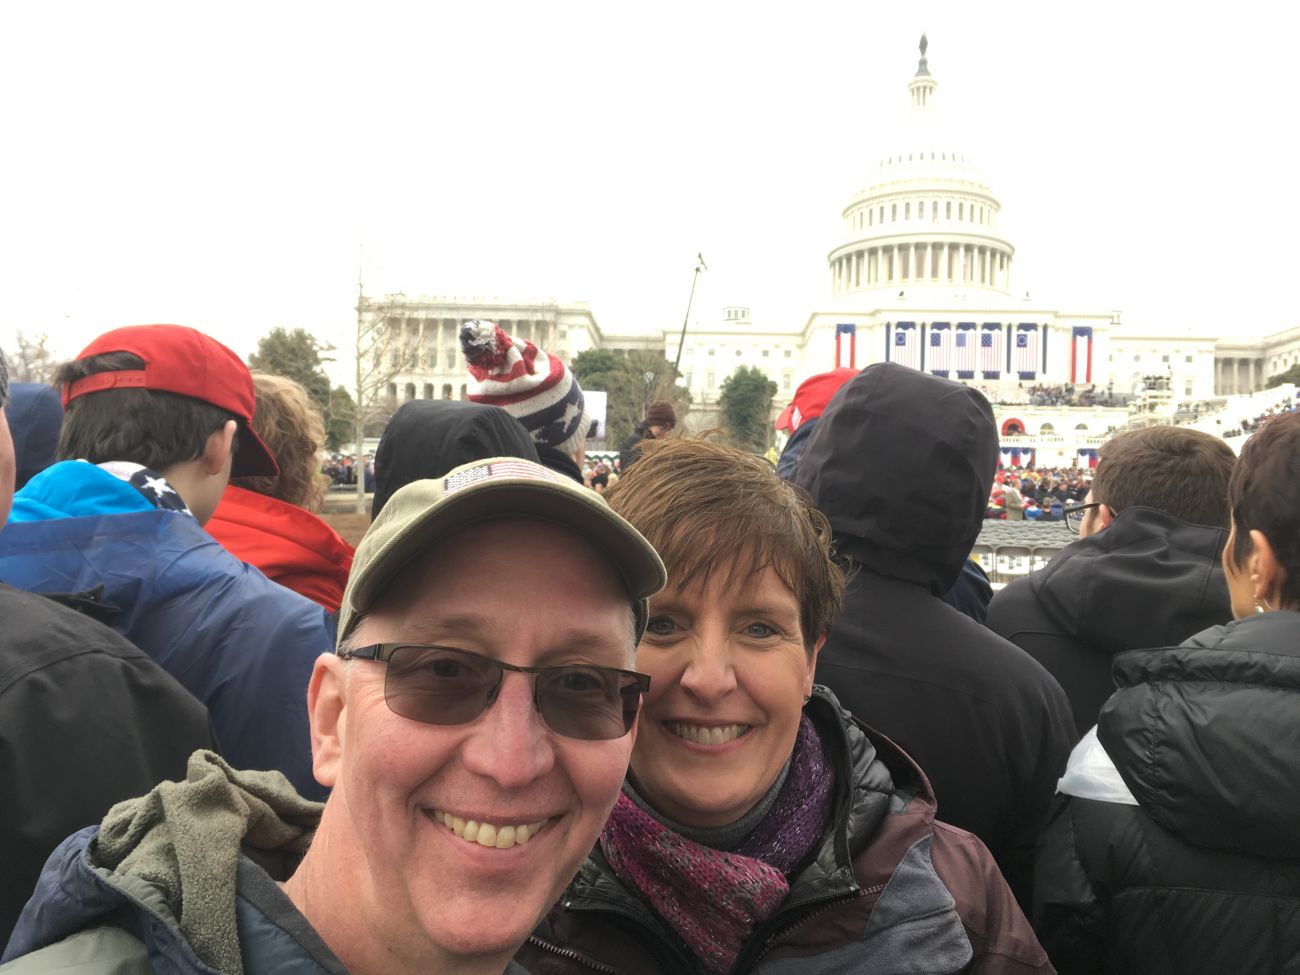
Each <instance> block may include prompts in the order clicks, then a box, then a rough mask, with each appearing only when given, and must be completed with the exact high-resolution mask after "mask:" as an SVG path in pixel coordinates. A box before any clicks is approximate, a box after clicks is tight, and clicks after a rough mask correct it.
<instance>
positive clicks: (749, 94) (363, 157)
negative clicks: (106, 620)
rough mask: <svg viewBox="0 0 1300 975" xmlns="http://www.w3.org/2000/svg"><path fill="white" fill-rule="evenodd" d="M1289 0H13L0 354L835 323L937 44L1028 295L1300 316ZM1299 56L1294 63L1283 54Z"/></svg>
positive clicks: (1255, 316)
mask: <svg viewBox="0 0 1300 975" xmlns="http://www.w3.org/2000/svg"><path fill="white" fill-rule="evenodd" d="M1297 24H1300V14H1298V13H1295V12H1293V8H1292V5H1290V4H1280V3H1264V2H1256V0H1246V2H1237V3H1233V4H1222V5H1216V6H1215V8H1213V9H1210V10H1202V9H1200V8H1199V7H1198V6H1196V5H1188V4H1186V3H1173V2H1160V0H1142V2H1134V0H1125V2H1113V0H1094V2H1092V3H1090V4H1087V5H1086V6H1083V7H1081V6H1080V5H1077V4H1064V3H1059V2H1046V0H1032V2H1005V3H1004V2H989V3H971V2H969V0H962V2H938V0H929V2H909V3H893V4H886V3H879V2H876V3H869V2H864V0H857V2H852V3H849V2H826V3H816V2H808V3H804V4H794V3H787V4H775V3H764V2H756V0H749V2H735V3H732V2H727V3H721V2H701V0H694V2H676V0H658V2H655V3H642V4H635V5H634V4H631V3H626V2H617V0H602V2H556V3H550V4H538V3H535V2H522V0H520V2H513V3H491V2H458V3H454V4H453V3H428V2H426V3H418V4H417V3H409V4H383V3H374V2H370V3H365V4H360V3H358V4H353V5H348V6H346V7H345V6H342V5H339V4H330V3H319V2H317V3H289V2H282V3H268V2H265V0H263V2H257V3H244V2H227V3H222V4H202V5H200V4H185V3H175V2H174V0H173V2H166V3H157V4H147V3H135V2H130V0H115V2H113V3H102V2H95V3H78V4H74V3H60V2H53V0H52V2H42V3H23V4H20V3H16V2H15V3H8V4H5V5H4V6H3V7H2V8H0V90H3V91H4V93H5V94H4V96H3V99H2V100H0V133H3V138H4V149H3V153H2V155H0V173H3V177H4V179H3V185H4V193H3V198H2V202H0V276H2V277H0V279H2V280H4V281H5V282H6V283H7V287H6V288H5V292H6V293H5V297H4V300H3V301H0V344H5V345H10V344H11V343H12V341H13V336H14V333H15V331H16V330H18V329H22V330H24V331H26V332H27V333H28V334H37V333H41V332H47V333H49V334H50V335H51V336H52V337H53V338H54V340H55V342H56V344H57V345H58V346H59V347H61V350H62V351H64V352H66V353H67V354H69V355H71V354H75V353H76V352H77V351H79V350H80V348H81V346H82V345H83V344H84V343H85V342H86V341H88V340H89V339H90V338H91V337H93V336H94V335H96V334H98V333H99V332H102V331H105V330H106V329H108V328H111V327H115V326H117V325H122V324H132V323H140V322H150V321H173V322H181V323H185V324H191V325H194V326H196V327H199V328H202V329H204V330H207V331H209V332H211V333H212V334H214V335H216V336H217V337H219V338H221V339H222V340H223V341H225V342H227V344H229V345H231V346H232V347H233V348H234V349H235V350H236V351H237V352H239V353H240V354H247V353H248V352H250V351H252V350H253V349H254V348H255V347H256V342H257V338H258V337H259V336H260V335H262V334H263V333H265V332H266V331H267V330H268V329H270V328H271V327H273V326H276V325H283V326H286V327H289V328H293V327H297V326H302V327H304V328H307V329H309V330H311V331H312V332H314V333H315V334H317V335H318V336H319V337H320V338H321V339H322V340H324V341H330V342H334V343H338V344H341V343H343V342H344V341H345V340H346V335H347V332H348V329H349V326H350V324H351V322H352V321H353V317H354V316H353V311H352V308H353V304H354V301H355V293H356V280H357V271H358V253H359V249H360V248H362V247H364V253H365V260H364V273H365V279H366V289H367V292H368V293H382V292H385V291H398V290H401V291H405V292H406V293H408V294H448V295H450V294H484V295H486V294H493V295H520V296H522V295H544V296H551V297H557V298H561V299H581V300H587V301H589V302H591V304H592V306H593V310H594V312H595V314H596V318H597V321H598V322H599V324H600V325H601V327H602V328H603V329H604V330H605V331H607V332H636V331H645V330H655V329H659V328H663V327H669V328H676V327H678V326H679V325H680V323H681V317H682V313H683V311H684V309H685V303H686V298H687V293H688V291H689V287H690V277H691V270H692V268H693V266H694V263H693V262H694V256H695V254H696V252H697V251H702V252H703V254H704V256H705V258H706V259H707V261H708V263H709V267H710V271H709V273H708V274H706V275H703V276H702V277H701V280H700V288H699V290H698V292H697V294H696V301H695V311H694V314H693V315H692V317H693V318H701V319H713V318H716V317H717V316H718V314H719V310H720V308H721V306H722V305H723V304H731V303H735V304H747V305H749V306H750V307H751V308H752V309H753V317H754V319H755V320H756V322H758V323H759V324H767V323H773V324H775V323H779V322H789V323H802V322H803V321H804V320H805V319H806V318H807V315H808V313H809V312H810V311H811V310H813V308H815V307H818V306H824V305H825V304H826V303H827V302H826V299H827V297H828V292H829V276H828V273H827V270H826V260H825V259H826V254H827V252H828V251H829V250H830V249H831V248H832V247H833V246H834V245H835V244H836V243H837V242H838V241H839V239H840V238H839V234H840V225H839V214H840V211H841V209H842V207H843V206H844V204H845V202H846V201H847V200H848V198H849V196H850V195H851V194H852V193H853V192H854V191H856V190H857V189H859V188H860V187H861V186H862V185H864V183H865V181H866V173H867V171H868V167H869V165H870V164H871V163H872V162H874V160H875V159H876V157H877V155H878V153H879V151H880V150H881V149H882V148H884V146H883V145H882V139H881V134H882V132H883V131H885V128H886V126H887V124H888V122H889V120H891V119H892V118H893V116H894V115H895V114H896V113H897V112H898V111H899V110H900V109H901V107H902V106H903V105H905V104H906V101H907V94H906V90H905V86H906V83H907V81H908V80H909V79H910V78H911V76H912V74H913V72H914V71H915V67H916V58H917V51H916V42H917V39H918V36H919V35H920V33H921V31H922V30H925V31H926V32H928V34H929V39H930V51H929V58H930V68H931V71H932V72H933V74H934V75H935V77H936V78H937V79H938V81H939V83H940V97H941V98H942V99H943V101H944V103H945V105H946V109H947V111H948V113H950V114H955V115H956V116H958V117H959V118H960V119H961V120H962V122H963V123H964V124H966V125H968V126H969V127H971V128H973V129H975V130H977V131H978V132H979V133H980V141H981V143H982V144H981V145H979V146H976V147H975V148H976V149H977V150H980V161H981V164H982V168H983V169H984V171H985V173H986V174H987V175H988V177H989V179H990V182H991V184H992V186H993V188H994V191H995V193H997V195H998V196H999V197H1000V198H1001V200H1002V203H1003V229H1004V231H1005V232H1006V234H1007V236H1009V237H1010V239H1011V241H1012V243H1013V244H1014V245H1015V246H1016V248H1017V255H1016V261H1015V265H1014V269H1013V286H1014V287H1015V288H1016V289H1017V290H1029V291H1031V292H1033V293H1034V295H1035V297H1039V298H1043V299H1046V300H1049V301H1050V300H1053V299H1057V300H1059V301H1061V302H1065V303H1072V304H1073V306H1074V307H1075V308H1079V307H1080V306H1082V308H1083V309H1084V310H1093V309H1099V310H1103V311H1106V310H1110V309H1112V308H1116V309H1121V310H1122V311H1123V315H1124V321H1125V322H1126V323H1128V324H1131V325H1133V326H1136V327H1138V328H1141V329H1143V330H1148V329H1149V330H1152V331H1160V332H1167V331H1177V332H1182V331H1188V330H1190V331H1193V332H1196V333H1212V334H1252V333H1258V332H1267V331H1273V330H1275V329H1278V328H1284V327H1290V326H1293V325H1295V324H1297V322H1296V318H1297V315H1296V308H1297V298H1296V284H1295V282H1296V281H1297V280H1298V279H1300V273H1298V272H1300V253H1298V252H1297V247H1296V245H1295V239H1296V238H1295V234H1296V229H1297V227H1298V226H1300V199H1298V198H1297V193H1296V186H1297V178H1296V172H1297V169H1298V166H1297V153H1296V147H1295V143H1296V136H1295V134H1294V131H1295V128H1296V123H1295V121H1294V114H1295V109H1296V102H1297V98H1296V96H1297V89H1298V88H1300V82H1298V81H1297V73H1296V70H1295V68H1294V67H1293V66H1292V65H1291V63H1290V60H1291V59H1290V53H1289V52H1290V51H1291V47H1290V45H1289V41H1288V40H1287V39H1288V38H1290V37H1292V36H1294V33H1295V28H1296V26H1297ZM1278 42H1281V43H1278Z"/></svg>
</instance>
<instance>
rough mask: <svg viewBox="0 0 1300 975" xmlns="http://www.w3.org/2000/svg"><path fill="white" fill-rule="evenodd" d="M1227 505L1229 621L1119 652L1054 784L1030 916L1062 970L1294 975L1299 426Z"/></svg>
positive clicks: (1299, 933) (1255, 452) (1260, 460)
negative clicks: (1174, 642)
mask: <svg viewBox="0 0 1300 975" xmlns="http://www.w3.org/2000/svg"><path fill="white" fill-rule="evenodd" d="M1103 483H1104V482H1103ZM1227 503H1228V507H1229V510H1230V511H1231V522H1230V524H1231V529H1230V533H1229V535H1228V539H1227V544H1226V545H1225V546H1224V548H1223V557H1222V561H1223V571H1224V575H1225V578H1226V581H1227V589H1228V593H1229V595H1230V600H1231V608H1232V616H1233V620H1232V621H1230V622H1228V623H1225V624H1223V625H1218V626H1212V627H1210V628H1209V629H1206V630H1204V631H1202V632H1200V633H1197V634H1195V635H1194V636H1191V637H1189V638H1188V639H1186V640H1185V641H1183V643H1182V645H1181V646H1176V647H1171V648H1164V649H1154V650H1131V651H1128V652H1126V653H1122V654H1119V655H1118V656H1117V657H1116V658H1115V664H1114V674H1115V679H1116V682H1117V683H1118V686H1119V689H1118V690H1117V691H1116V692H1115V694H1114V696H1113V697H1111V699H1110V700H1109V701H1107V702H1106V705H1105V707H1103V708H1102V709H1101V714H1100V717H1099V719H1098V725H1097V728H1096V729H1095V731H1094V732H1091V733H1089V735H1087V736H1086V737H1085V738H1084V739H1083V741H1081V742H1080V743H1079V745H1078V747H1076V748H1075V750H1074V754H1073V755H1071V757H1070V764H1069V767H1068V768H1067V770H1066V773H1065V776H1064V777H1063V778H1062V779H1061V785H1060V790H1061V793H1062V794H1063V796H1064V797H1065V798H1064V799H1063V800H1062V802H1061V806H1060V808H1059V810H1058V811H1057V814H1056V816H1055V818H1054V820H1053V822H1052V824H1051V826H1050V827H1049V829H1048V830H1047V832H1046V834H1045V836H1044V838H1043V842H1042V845H1041V848H1040V854H1039V858H1038V883H1037V885H1036V887H1035V898H1034V901H1035V908H1034V914H1035V923H1036V925H1037V927H1038V930H1039V932H1040V934H1041V936H1042V938H1043V943H1044V945H1045V946H1046V947H1047V948H1048V951H1049V953H1050V954H1051V955H1052V957H1053V958H1054V960H1055V962H1056V964H1057V966H1058V968H1059V970H1060V971H1061V972H1063V973H1104V972H1142V973H1144V975H1148V973H1149V975H1165V973H1168V975H1174V973H1177V975H1226V973H1236V972H1279V973H1280V972H1292V971H1295V970H1296V960H1297V959H1298V958H1300V910H1297V904H1300V832H1297V830H1296V810H1297V809H1300V721H1297V717H1296V716H1297V715H1298V714H1300V414H1292V415H1290V416H1284V417H1277V418H1274V419H1271V420H1269V421H1267V422H1266V423H1265V424H1264V425H1263V427H1262V428H1261V429H1260V430H1259V432H1258V433H1256V434H1255V435H1254V436H1253V437H1252V438H1251V439H1250V440H1248V441H1247V442H1246V444H1245V446H1244V447H1243V448H1242V451H1241V459H1240V460H1239V461H1238V462H1237V466H1236V469H1235V470H1234V471H1233V474H1232V478H1231V481H1230V482H1229V484H1228V489H1227ZM1123 519H1124V513H1123V512H1121V513H1120V515H1119V517H1118V518H1116V519H1115V523H1114V525H1112V526H1111V528H1109V529H1107V531H1108V532H1109V531H1114V530H1115V529H1116V527H1118V526H1119V525H1120V523H1121V522H1122V521H1123Z"/></svg>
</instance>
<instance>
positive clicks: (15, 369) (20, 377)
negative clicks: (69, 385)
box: [9, 332, 58, 383]
mask: <svg viewBox="0 0 1300 975" xmlns="http://www.w3.org/2000/svg"><path fill="white" fill-rule="evenodd" d="M49 343H50V337H49V336H48V335H46V334H45V333H44V332H42V333H41V334H40V335H38V336H37V337H36V338H35V339H29V338H28V337H27V336H26V335H24V334H23V333H22V332H19V333H18V348H17V350H16V351H15V352H14V353H13V354H11V355H10V356H9V369H10V373H9V378H10V379H12V380H14V381H15V382H20V383H48V382H49V381H50V380H51V379H53V378H54V370H55V368H56V367H57V366H58V362H57V360H56V356H55V354H54V351H53V350H52V349H51V348H50V346H49Z"/></svg>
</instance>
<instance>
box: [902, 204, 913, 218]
mask: <svg viewBox="0 0 1300 975" xmlns="http://www.w3.org/2000/svg"><path fill="white" fill-rule="evenodd" d="M903 219H904V220H911V219H912V204H910V203H904V204H903Z"/></svg>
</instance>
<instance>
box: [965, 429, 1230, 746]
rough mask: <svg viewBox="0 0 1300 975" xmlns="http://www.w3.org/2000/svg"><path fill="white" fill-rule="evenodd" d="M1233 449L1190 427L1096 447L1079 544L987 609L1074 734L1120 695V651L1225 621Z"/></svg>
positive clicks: (1070, 518)
mask: <svg viewBox="0 0 1300 975" xmlns="http://www.w3.org/2000/svg"><path fill="white" fill-rule="evenodd" d="M1235 460H1236V458H1235V457H1234V456H1233V453H1232V451H1231V450H1230V449H1229V448H1228V446H1227V445H1226V444H1225V443H1224V442H1223V441H1222V440H1219V439H1216V438H1215V437H1212V436H1210V435H1209V434H1207V433H1201V432H1200V431H1197V430H1190V429H1187V428H1186V427H1147V428H1145V429H1142V430H1134V431H1131V432H1129V433H1124V434H1120V435H1119V436H1118V437H1115V438H1114V439H1113V440H1110V441H1109V442H1108V443H1106V444H1105V446H1103V447H1102V448H1101V460H1100V462H1099V463H1098V465H1097V473H1096V476H1095V478H1094V479H1093V482H1092V491H1091V493H1090V495H1089V496H1088V498H1087V502H1086V503H1085V504H1082V505H1077V506H1071V508H1070V509H1069V513H1068V515H1067V517H1066V524H1067V525H1068V526H1069V527H1070V529H1071V530H1072V531H1075V532H1077V533H1078V535H1079V540H1078V541H1077V542H1074V543H1073V544H1071V545H1068V546H1067V547H1066V548H1065V549H1063V550H1062V551H1061V552H1060V553H1059V554H1058V555H1057V556H1056V557H1055V558H1053V559H1052V561H1051V562H1050V563H1049V564H1048V565H1047V566H1046V567H1044V568H1042V569H1039V570H1038V571H1037V572H1035V573H1033V574H1032V575H1029V576H1026V577H1025V578H1023V579H1017V580H1016V581H1015V582H1013V583H1011V584H1010V585H1008V586H1007V587H1006V588H1005V589H1003V590H1001V591H1000V592H998V593H997V594H996V595H995V596H994V597H993V601H992V602H991V603H990V604H989V614H988V620H987V625H988V627H989V629H991V630H993V631H994V632H995V633H998V634H1000V635H1002V636H1004V637H1006V638H1007V639H1008V640H1010V641H1011V642H1012V643H1014V644H1015V645H1016V646H1018V647H1020V648H1021V649H1023V650H1024V651H1026V652H1027V653H1028V654H1029V655H1030V656H1032V657H1033V658H1034V659H1035V660H1037V661H1038V662H1039V663H1041V664H1042V665H1043V666H1044V667H1046V668H1047V669H1048V671H1050V672H1051V674H1052V676H1054V677H1055V678H1056V679H1057V680H1058V681H1060V683H1061V686H1062V687H1063V688H1064V689H1065V693H1066V695H1067V696H1068V697H1069V698H1070V707H1071V710H1072V711H1073V714H1074V722H1075V727H1076V729H1077V731H1078V733H1079V734H1082V733H1083V732H1084V731H1086V730H1087V729H1089V728H1091V727H1092V726H1093V725H1094V724H1096V723H1097V712H1098V711H1100V710H1101V706H1102V705H1103V704H1104V703H1105V702H1106V699H1107V698H1108V697H1110V695H1111V694H1112V693H1113V692H1114V690H1115V683H1114V681H1113V680H1112V679H1111V662H1112V660H1113V658H1114V657H1115V655H1116V654H1118V653H1121V652H1123V651H1125V650H1136V649H1140V648H1144V647H1159V646H1173V645H1175V644H1177V643H1179V642H1180V641H1182V640H1185V639H1186V638H1187V637H1189V636H1191V635H1192V634H1193V633H1196V632H1199V631H1200V630H1203V629H1205V628H1206V627H1207V626H1213V625H1214V624H1216V623H1223V622H1225V621H1226V620H1227V619H1228V618H1229V616H1230V610H1229V606H1228V591H1227V588H1226V587H1225V585H1224V581H1223V570H1222V569H1221V568H1220V565H1219V553H1220V552H1221V551H1222V549H1223V542H1224V539H1225V538H1226V537H1227V531H1226V529H1227V525H1228V478H1229V477H1230V476H1231V474H1232V466H1233V463H1234V461H1235Z"/></svg>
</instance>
